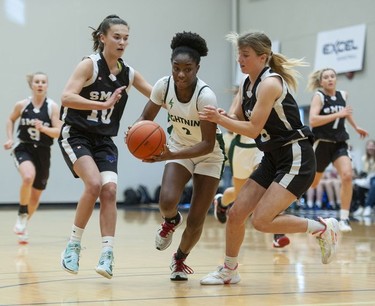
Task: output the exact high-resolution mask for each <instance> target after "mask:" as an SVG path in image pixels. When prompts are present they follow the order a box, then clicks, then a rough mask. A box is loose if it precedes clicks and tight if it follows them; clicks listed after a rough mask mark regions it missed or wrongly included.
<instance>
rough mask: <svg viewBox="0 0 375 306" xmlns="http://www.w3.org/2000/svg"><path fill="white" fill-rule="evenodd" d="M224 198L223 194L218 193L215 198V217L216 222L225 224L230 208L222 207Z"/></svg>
mask: <svg viewBox="0 0 375 306" xmlns="http://www.w3.org/2000/svg"><path fill="white" fill-rule="evenodd" d="M222 197H223V194H221V193H218V194H217V195H216V196H215V197H214V216H215V219H216V220H218V221H219V222H220V223H223V224H224V223H226V222H227V211H228V208H229V206H222V205H221V198H222Z"/></svg>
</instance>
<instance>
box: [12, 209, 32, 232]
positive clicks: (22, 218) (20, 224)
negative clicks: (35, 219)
mask: <svg viewBox="0 0 375 306" xmlns="http://www.w3.org/2000/svg"><path fill="white" fill-rule="evenodd" d="M28 217H29V215H28V214H20V215H18V216H17V220H16V224H14V227H13V231H14V232H15V233H16V234H17V235H23V234H24V233H25V231H26V225H27V218H28Z"/></svg>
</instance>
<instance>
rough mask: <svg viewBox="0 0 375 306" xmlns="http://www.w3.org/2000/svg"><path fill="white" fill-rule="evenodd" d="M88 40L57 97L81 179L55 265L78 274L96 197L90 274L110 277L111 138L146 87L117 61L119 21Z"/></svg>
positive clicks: (64, 144) (122, 33)
mask: <svg viewBox="0 0 375 306" xmlns="http://www.w3.org/2000/svg"><path fill="white" fill-rule="evenodd" d="M92 38H93V41H94V46H93V49H94V52H95V53H94V54H92V55H90V56H88V57H86V58H84V59H83V60H82V61H81V62H80V63H79V64H78V65H77V67H76V69H75V71H74V72H73V74H72V75H71V77H70V79H69V80H68V83H67V84H66V86H65V89H64V91H63V95H62V107H61V119H62V120H63V122H64V124H63V127H62V130H61V135H60V138H59V145H60V147H61V150H62V153H63V156H64V158H65V161H66V163H67V165H68V166H69V168H70V170H71V171H72V173H73V175H74V176H75V177H79V178H80V179H81V180H82V181H83V183H84V191H83V194H82V196H81V198H80V199H79V201H78V204H77V210H76V215H75V219H74V223H73V227H72V231H71V236H70V240H69V242H68V244H67V246H66V249H65V251H64V252H63V253H62V259H61V264H62V267H63V269H65V270H66V271H68V272H70V273H73V274H77V273H78V268H79V255H80V250H81V238H82V235H83V232H84V229H85V227H86V225H87V223H88V221H89V219H90V217H91V214H92V212H93V209H94V206H95V202H96V200H97V199H98V198H99V200H100V230H101V236H102V253H101V257H100V259H99V263H98V265H97V267H96V272H97V273H99V274H100V275H102V276H104V277H106V278H112V275H113V271H112V267H113V243H114V236H115V229H116V218H117V208H116V190H117V161H118V150H117V147H116V145H115V143H114V142H113V140H112V137H113V136H116V135H117V133H118V129H119V124H120V120H121V117H122V114H123V112H124V108H125V105H126V102H127V100H128V92H129V90H130V88H131V86H132V85H133V86H134V87H135V88H136V89H137V90H138V91H139V92H141V93H142V94H143V95H144V96H146V97H147V98H149V96H150V93H151V89H152V87H151V85H150V84H149V83H147V82H146V80H145V79H144V78H143V77H142V76H141V74H140V73H139V72H137V71H135V70H134V69H133V68H132V67H130V66H128V65H126V64H125V63H124V62H123V60H122V59H121V57H122V55H123V54H124V51H125V48H126V47H127V45H128V39H129V26H128V24H127V23H126V22H125V21H124V20H123V19H121V18H119V17H118V16H116V15H110V16H108V17H106V18H105V19H104V20H103V21H102V23H101V24H100V25H99V27H98V28H97V29H96V30H94V31H93V33H92Z"/></svg>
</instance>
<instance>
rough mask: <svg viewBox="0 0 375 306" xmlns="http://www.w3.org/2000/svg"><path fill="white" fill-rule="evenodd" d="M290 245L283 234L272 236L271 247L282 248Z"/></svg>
mask: <svg viewBox="0 0 375 306" xmlns="http://www.w3.org/2000/svg"><path fill="white" fill-rule="evenodd" d="M289 243H290V240H289V238H288V237H287V236H285V235H284V234H274V235H273V247H274V248H283V247H285V246H287V245H288V244H289Z"/></svg>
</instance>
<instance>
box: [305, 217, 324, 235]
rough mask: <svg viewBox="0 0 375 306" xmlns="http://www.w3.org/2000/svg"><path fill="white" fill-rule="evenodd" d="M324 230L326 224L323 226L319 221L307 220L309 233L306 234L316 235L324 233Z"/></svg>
mask: <svg viewBox="0 0 375 306" xmlns="http://www.w3.org/2000/svg"><path fill="white" fill-rule="evenodd" d="M324 229H325V226H324V224H322V223H320V222H318V221H315V220H312V219H307V231H306V233H309V234H314V233H318V232H320V231H323V230H324Z"/></svg>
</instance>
